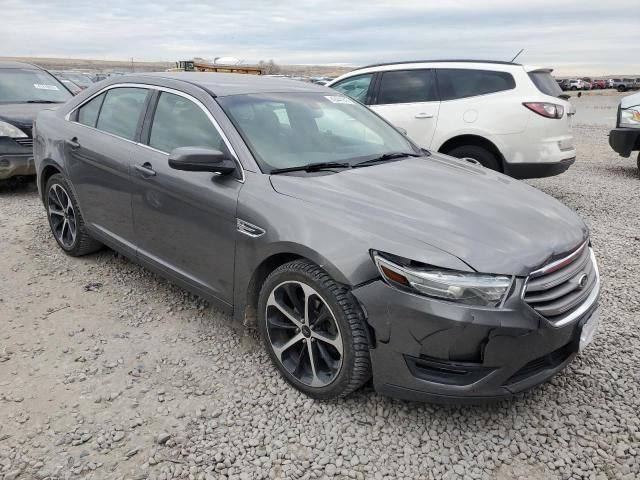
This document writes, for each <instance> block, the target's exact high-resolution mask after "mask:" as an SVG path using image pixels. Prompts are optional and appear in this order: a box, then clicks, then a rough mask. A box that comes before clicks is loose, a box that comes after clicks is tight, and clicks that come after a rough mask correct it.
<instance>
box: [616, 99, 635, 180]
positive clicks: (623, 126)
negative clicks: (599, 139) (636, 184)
mask: <svg viewBox="0 0 640 480" xmlns="http://www.w3.org/2000/svg"><path fill="white" fill-rule="evenodd" d="M609 145H611V148H612V149H613V150H614V151H615V152H617V153H618V154H619V155H621V156H623V157H626V158H628V157H630V156H631V153H632V152H637V151H639V150H640V93H634V94H633V95H629V96H627V97H624V98H623V99H622V100H621V101H620V105H619V106H618V117H617V121H616V128H614V129H613V130H611V132H610V133H609ZM637 164H638V173H640V153H639V154H638V159H637Z"/></svg>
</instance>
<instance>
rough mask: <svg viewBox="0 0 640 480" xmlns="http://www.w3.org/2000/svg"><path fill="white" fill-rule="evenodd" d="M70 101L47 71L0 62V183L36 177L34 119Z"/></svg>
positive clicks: (65, 91)
mask: <svg viewBox="0 0 640 480" xmlns="http://www.w3.org/2000/svg"><path fill="white" fill-rule="evenodd" d="M70 98H72V95H71V92H70V91H69V90H68V89H67V88H66V87H65V86H64V85H63V84H62V83H60V82H59V81H58V79H56V78H55V77H54V76H53V75H51V74H50V73H49V72H47V71H46V70H43V69H42V68H40V67H37V66H35V65H31V64H28V63H20V62H1V61H0V180H4V179H7V178H11V177H15V176H20V175H35V173H36V171H35V167H34V164H33V139H32V136H31V129H32V124H33V119H34V118H35V116H36V114H37V113H38V112H40V111H41V110H44V109H51V108H55V107H56V106H57V105H58V104H61V103H64V102H66V101H67V100H69V99H70Z"/></svg>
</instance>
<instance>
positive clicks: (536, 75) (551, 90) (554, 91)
mask: <svg viewBox="0 0 640 480" xmlns="http://www.w3.org/2000/svg"><path fill="white" fill-rule="evenodd" d="M529 78H530V79H531V81H532V82H533V84H534V85H535V86H536V88H537V89H538V90H540V91H541V92H542V93H544V94H545V95H551V96H552V97H557V96H558V95H562V89H561V88H560V87H559V86H558V82H556V81H555V80H554V78H553V77H552V76H551V74H550V73H549V72H529Z"/></svg>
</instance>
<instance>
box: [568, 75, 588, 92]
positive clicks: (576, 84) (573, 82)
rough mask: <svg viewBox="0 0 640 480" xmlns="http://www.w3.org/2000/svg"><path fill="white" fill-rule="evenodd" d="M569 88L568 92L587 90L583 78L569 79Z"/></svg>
mask: <svg viewBox="0 0 640 480" xmlns="http://www.w3.org/2000/svg"><path fill="white" fill-rule="evenodd" d="M567 87H568V88H567V90H586V84H585V82H584V80H582V79H581V78H570V79H568V80H567Z"/></svg>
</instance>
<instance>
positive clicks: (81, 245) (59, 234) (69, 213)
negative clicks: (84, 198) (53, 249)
mask: <svg viewBox="0 0 640 480" xmlns="http://www.w3.org/2000/svg"><path fill="white" fill-rule="evenodd" d="M44 203H45V206H46V209H47V218H48V219H49V227H50V228H51V233H53V237H54V238H55V239H56V242H57V243H58V245H59V246H60V248H62V250H64V252H65V253H66V254H67V255H71V256H72V257H80V256H82V255H87V254H89V253H93V252H95V251H97V250H99V249H100V248H101V247H102V244H101V243H100V242H98V241H97V240H95V239H93V238H91V236H90V235H89V232H88V231H87V227H86V226H85V223H84V219H83V218H82V214H81V213H80V209H79V208H78V201H77V200H76V197H75V196H74V194H73V190H71V187H70V186H69V182H67V179H66V178H64V176H63V175H61V174H59V173H56V174H55V175H52V176H51V177H50V178H49V180H47V184H46V186H45V190H44Z"/></svg>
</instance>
